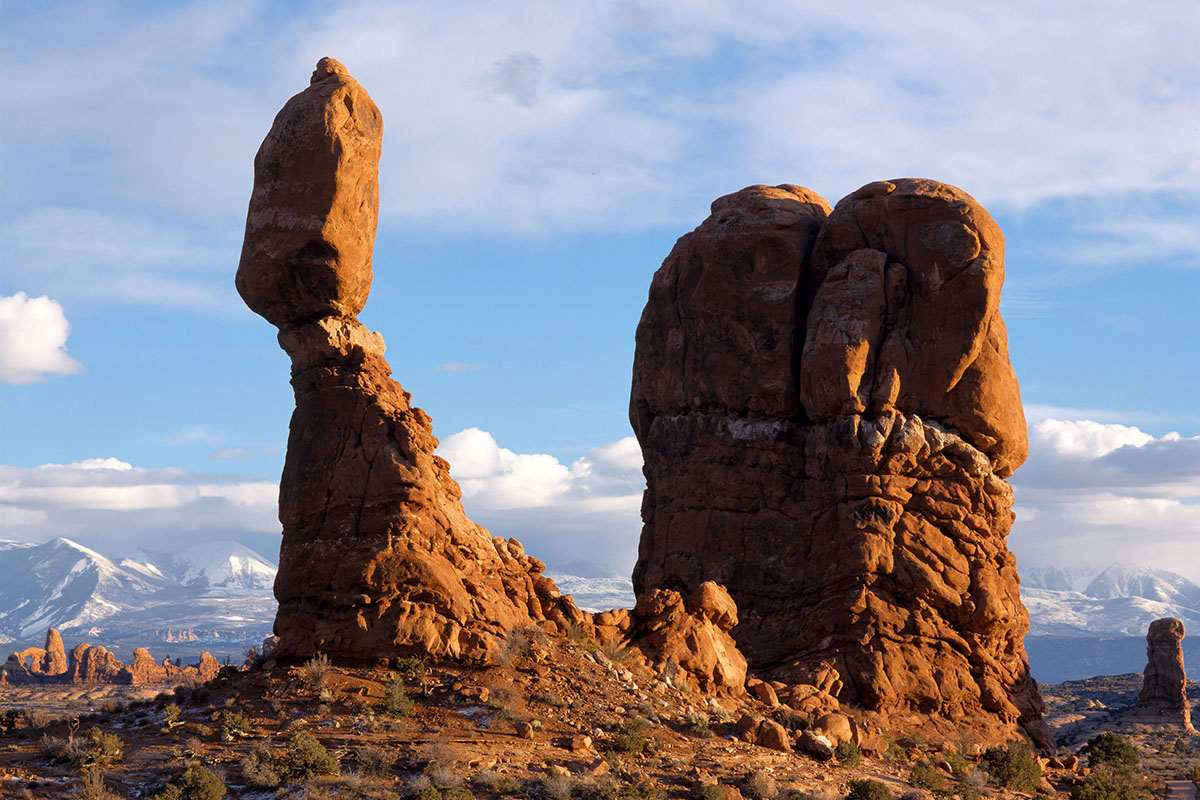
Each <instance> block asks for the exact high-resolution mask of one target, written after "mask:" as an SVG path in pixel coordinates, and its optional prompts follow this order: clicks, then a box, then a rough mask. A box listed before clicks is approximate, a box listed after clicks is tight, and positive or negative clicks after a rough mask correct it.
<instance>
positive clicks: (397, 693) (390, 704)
mask: <svg viewBox="0 0 1200 800" xmlns="http://www.w3.org/2000/svg"><path fill="white" fill-rule="evenodd" d="M383 706H384V708H385V709H386V710H387V713H388V716H390V717H407V716H411V715H412V712H413V701H412V699H411V698H410V697H409V696H408V692H406V691H404V681H402V680H400V679H399V678H392V679H391V680H390V681H388V682H387V683H386V684H384V690H383Z"/></svg>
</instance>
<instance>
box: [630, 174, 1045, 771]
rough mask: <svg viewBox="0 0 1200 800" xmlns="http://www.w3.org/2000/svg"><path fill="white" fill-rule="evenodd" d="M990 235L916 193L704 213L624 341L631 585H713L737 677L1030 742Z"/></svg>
mask: <svg viewBox="0 0 1200 800" xmlns="http://www.w3.org/2000/svg"><path fill="white" fill-rule="evenodd" d="M1003 248H1004V239H1003V236H1002V234H1001V232H1000V230H999V228H998V227H997V226H996V224H995V223H994V222H993V221H992V219H991V218H990V217H989V216H988V214H987V212H986V211H985V210H984V209H983V208H982V207H981V206H980V205H979V204H978V203H976V202H975V201H974V200H973V199H972V198H971V197H969V196H968V195H967V194H966V193H964V192H962V191H961V190H959V189H956V188H954V187H952V186H947V185H945V184H940V183H936V182H933V181H926V180H896V181H883V182H878V183H873V184H869V185H867V186H865V187H863V188H862V189H860V190H858V191H857V192H855V193H854V194H852V195H850V196H849V197H847V198H845V199H844V200H842V201H841V202H839V203H838V205H837V207H836V208H833V209H830V207H829V204H828V203H826V202H825V201H824V200H823V199H821V198H820V197H819V196H817V195H816V194H814V193H813V192H811V191H809V190H807V189H804V188H802V187H798V186H793V185H783V186H777V187H769V186H752V187H749V188H747V189H744V190H742V191H740V192H737V193H735V194H732V195H728V196H726V197H722V198H720V199H718V200H717V201H716V202H714V203H713V206H712V214H711V216H710V217H709V218H708V219H706V220H705V221H704V222H703V223H702V224H701V225H700V226H699V227H698V228H697V229H696V230H695V231H693V232H692V233H689V234H687V235H685V236H684V237H682V238H681V239H680V240H679V241H678V243H677V244H676V245H675V248H674V249H673V250H672V252H671V254H670V255H669V256H668V257H667V259H666V261H664V263H663V265H662V267H661V268H660V269H659V270H658V272H657V273H655V276H654V279H653V281H652V283H651V287H650V293H649V300H648V302H647V304H646V308H645V310H644V312H643V314H642V319H641V322H640V324H639V326H638V330H637V349H636V354H635V358H634V370H633V390H632V397H631V406H630V418H631V421H632V423H633V427H634V430H635V432H636V434H637V437H638V441H639V442H640V444H641V446H642V452H643V455H644V463H645V467H644V471H645V475H646V481H647V490H646V493H645V497H644V500H643V505H642V517H643V520H644V528H643V531H642V537H641V542H640V545H639V558H638V562H637V566H636V568H635V572H634V588H635V590H636V591H637V593H638V594H639V595H641V594H645V593H647V592H650V591H652V590H655V589H667V590H673V591H677V592H680V593H682V594H684V595H686V594H688V593H689V592H691V591H694V590H695V589H696V588H697V587H699V586H700V585H701V584H703V583H704V582H705V581H716V582H718V583H721V584H723V585H725V586H726V587H728V590H729V593H730V594H731V595H732V597H733V599H734V600H735V601H736V604H737V607H738V609H739V611H740V624H739V625H738V626H737V627H736V628H734V629H733V631H732V632H733V635H734V637H735V638H736V640H737V643H738V645H739V647H740V648H741V649H742V650H743V651H744V652H745V654H746V655H747V657H748V658H749V662H750V666H751V668H752V669H753V670H754V671H756V672H757V673H760V674H769V675H770V676H772V677H776V678H780V679H782V680H784V681H789V682H803V683H811V684H820V685H822V687H823V688H826V689H827V690H829V691H831V692H833V693H835V694H836V696H837V697H838V698H839V699H840V700H841V701H843V702H849V703H852V704H855V705H858V706H860V707H865V708H867V709H871V710H874V711H880V712H884V713H889V714H903V713H915V714H921V715H929V716H938V717H949V718H955V719H971V720H975V721H976V722H977V724H979V725H983V726H984V727H988V728H990V729H991V730H993V731H995V732H998V733H1003V732H1005V731H1008V730H1013V729H1015V728H1016V726H1017V725H1018V724H1020V726H1022V727H1023V728H1024V730H1025V731H1026V732H1027V733H1028V734H1029V735H1030V736H1031V737H1032V738H1034V739H1035V741H1036V742H1037V743H1038V744H1039V746H1041V747H1043V748H1045V747H1048V746H1049V745H1050V738H1049V732H1048V729H1046V728H1045V726H1044V724H1043V723H1042V722H1041V699H1040V696H1039V694H1038V691H1037V687H1036V684H1035V683H1034V682H1033V681H1032V679H1031V678H1030V676H1029V668H1028V664H1027V661H1026V658H1025V653H1024V648H1023V643H1022V640H1023V637H1024V634H1025V632H1026V631H1027V630H1028V616H1027V614H1026V612H1025V609H1024V607H1023V606H1022V604H1021V601H1020V597H1019V594H1018V578H1017V571H1016V564H1015V561H1014V559H1013V556H1012V554H1011V553H1010V552H1009V551H1008V549H1007V545H1006V542H1005V539H1006V536H1007V533H1008V530H1009V526H1010V524H1011V522H1012V519H1013V514H1012V511H1011V506H1012V501H1013V497H1012V491H1011V488H1010V487H1009V485H1008V484H1007V483H1006V482H1005V480H1004V478H1005V477H1007V476H1009V475H1010V474H1011V473H1012V471H1013V470H1014V469H1016V467H1017V466H1019V465H1020V464H1021V462H1022V461H1023V460H1024V458H1025V453H1026V434H1025V421H1024V416H1023V413H1022V410H1021V405H1020V396H1019V391H1018V387H1017V381H1016V378H1015V375H1014V373H1013V370H1012V367H1011V365H1010V364H1009V360H1008V353H1007V339H1006V334H1005V329H1004V323H1003V321H1002V320H1001V318H1000V314H999V310H998V309H999V302H1000V287H1001V284H1002V282H1003V279H1004V269H1003Z"/></svg>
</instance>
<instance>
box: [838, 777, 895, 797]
mask: <svg viewBox="0 0 1200 800" xmlns="http://www.w3.org/2000/svg"><path fill="white" fill-rule="evenodd" d="M847 786H848V787H849V788H848V791H847V792H846V800H894V798H893V797H892V791H891V790H890V789H888V787H887V784H885V783H883V782H882V781H877V780H872V779H871V778H861V779H857V780H852V781H850V782H849V783H848V784H847Z"/></svg>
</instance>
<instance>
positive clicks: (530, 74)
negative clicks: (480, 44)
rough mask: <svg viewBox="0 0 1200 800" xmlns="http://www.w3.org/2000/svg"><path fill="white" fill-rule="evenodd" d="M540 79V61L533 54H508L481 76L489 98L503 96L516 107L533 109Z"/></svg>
mask: <svg viewBox="0 0 1200 800" xmlns="http://www.w3.org/2000/svg"><path fill="white" fill-rule="evenodd" d="M541 79H542V61H541V59H540V58H538V57H537V56H535V55H534V54H533V53H509V54H508V55H506V56H505V57H504V58H502V59H500V60H499V61H497V62H496V63H495V64H494V65H493V66H492V68H491V69H490V70H488V72H487V74H486V75H484V76H483V80H482V83H483V86H484V88H485V89H486V90H487V93H488V94H489V95H491V96H493V97H494V96H496V95H505V96H507V97H509V98H511V99H512V100H513V101H514V102H515V103H516V104H517V105H519V106H525V107H526V108H533V107H534V106H536V105H537V102H538V84H539V83H540V82H541Z"/></svg>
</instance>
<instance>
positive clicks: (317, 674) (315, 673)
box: [300, 653, 330, 689]
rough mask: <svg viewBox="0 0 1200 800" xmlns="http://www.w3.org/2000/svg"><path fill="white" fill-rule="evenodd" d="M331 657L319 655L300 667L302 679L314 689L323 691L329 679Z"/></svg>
mask: <svg viewBox="0 0 1200 800" xmlns="http://www.w3.org/2000/svg"><path fill="white" fill-rule="evenodd" d="M329 666H330V663H329V656H327V655H325V654H324V653H317V654H316V655H315V656H313V657H312V658H310V659H309V660H308V661H305V662H304V664H303V665H302V666H301V667H300V677H301V678H302V679H303V680H304V682H305V683H306V684H308V686H309V687H310V688H312V689H322V688H324V687H325V681H326V680H328V678H329Z"/></svg>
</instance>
